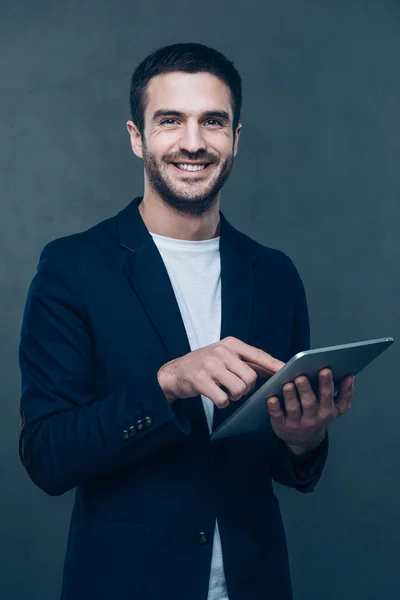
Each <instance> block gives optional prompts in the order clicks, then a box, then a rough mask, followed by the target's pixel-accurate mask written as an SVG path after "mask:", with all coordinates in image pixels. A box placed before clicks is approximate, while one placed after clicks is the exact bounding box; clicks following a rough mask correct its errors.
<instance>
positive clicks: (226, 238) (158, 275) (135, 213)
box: [117, 197, 255, 435]
mask: <svg viewBox="0 0 400 600" xmlns="http://www.w3.org/2000/svg"><path fill="white" fill-rule="evenodd" d="M141 200H142V198H141V197H140V198H135V200H133V201H132V202H131V203H130V204H129V205H128V206H127V207H126V208H125V209H123V210H122V211H120V212H119V213H118V215H117V224H118V234H119V243H120V245H121V246H122V247H124V248H126V249H128V250H130V254H129V256H128V258H127V260H126V262H125V270H126V273H127V276H128V277H129V280H130V282H131V284H132V287H133V288H134V291H135V293H136V294H137V296H138V297H139V299H140V301H141V303H142V306H143V309H144V311H145V312H146V313H147V315H148V317H149V319H150V321H151V322H152V324H153V326H154V328H155V329H156V331H157V333H158V335H159V337H160V340H161V342H162V344H163V345H164V348H165V349H166V351H167V354H168V355H169V357H170V360H172V359H174V358H178V357H180V356H183V355H184V354H187V353H188V352H190V344H189V340H188V337H187V334H186V330H185V325H184V323H183V319H182V316H181V313H180V310H179V306H178V303H177V300H176V297H175V293H174V290H173V287H172V284H171V282H170V279H169V276H168V272H167V270H166V268H165V265H164V262H163V260H162V257H161V256H160V253H159V251H158V248H157V246H156V245H155V243H154V241H153V239H152V237H151V235H150V233H149V231H148V229H147V227H146V225H145V224H144V222H143V220H142V217H141V215H140V212H139V210H138V206H139V204H140V202H141ZM220 219H221V226H220V258H221V305H222V306H221V339H223V338H225V337H227V336H234V337H237V338H239V339H240V340H242V341H244V342H247V340H248V338H249V332H250V320H251V308H252V301H253V288H254V264H255V253H254V251H253V247H252V246H251V244H250V243H249V242H248V241H247V238H246V237H245V236H244V235H243V234H241V233H240V232H238V231H237V230H236V229H235V228H234V227H232V226H231V225H230V224H229V223H228V221H227V220H226V219H225V217H224V216H223V214H222V213H220ZM240 402H241V401H239V402H231V403H230V404H229V406H228V407H227V408H225V409H215V410H214V419H213V429H215V428H216V427H218V425H219V424H220V423H222V421H224V420H225V419H226V418H227V417H228V416H229V415H230V414H231V413H232V412H233V411H234V410H235V409H236V408H237V407H238V406H239V405H240ZM185 407H186V410H187V411H188V412H189V413H191V418H192V419H194V420H195V421H196V422H197V423H199V424H201V426H202V428H203V429H204V433H207V435H208V428H207V422H206V418H205V414H204V410H203V406H202V403H201V398H200V396H197V398H193V399H190V401H188V402H187V403H186V401H185Z"/></svg>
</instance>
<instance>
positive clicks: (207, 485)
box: [19, 198, 328, 600]
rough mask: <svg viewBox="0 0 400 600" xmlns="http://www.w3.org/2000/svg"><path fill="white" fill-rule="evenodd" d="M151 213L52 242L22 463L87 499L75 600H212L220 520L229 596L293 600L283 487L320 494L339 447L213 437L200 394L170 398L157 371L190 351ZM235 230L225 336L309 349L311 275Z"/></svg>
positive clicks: (225, 287)
mask: <svg viewBox="0 0 400 600" xmlns="http://www.w3.org/2000/svg"><path fill="white" fill-rule="evenodd" d="M140 201H141V198H136V199H135V200H134V201H132V202H131V203H130V204H129V205H128V206H127V207H126V208H125V209H123V210H122V211H121V212H119V213H118V215H117V216H115V217H112V218H110V219H107V220H106V221H103V222H101V223H99V224H98V225H96V226H95V227H92V228H91V229H89V230H88V231H84V232H82V233H78V234H75V235H71V236H68V237H64V238H60V239H57V240H54V241H52V242H50V243H49V244H48V245H47V246H46V247H45V248H44V249H43V251H42V254H41V257H40V262H39V265H38V269H37V273H36V275H35V277H34V278H33V281H32V283H31V286H30V288H29V292H28V297H27V301H26V306H25V311H24V315H23V323H22V335H21V345H20V367H21V373H22V396H21V417H22V430H21V436H20V446H19V450H20V458H21V460H22V463H23V465H24V466H25V468H26V470H27V472H28V474H29V476H30V477H31V479H32V480H33V481H34V483H35V484H36V485H37V486H39V487H40V488H41V489H42V490H44V491H45V492H46V493H47V494H50V495H55V496H56V495H59V494H63V493H64V492H66V491H67V490H71V489H72V488H76V493H75V501H74V507H73V513H72V517H71V525H70V531H69V537H68V545H67V553H66V558H65V565H64V577H63V587H62V599H63V600H80V599H82V600H83V599H84V600H111V599H113V598H118V599H122V598H123V599H124V600H128V599H132V600H163V599H166V600H168V599H170V598H171V599H173V600H206V598H207V589H208V581H209V572H210V562H211V552H212V539H213V532H214V526H215V520H216V518H218V523H219V529H220V534H221V542H222V549H223V558H224V567H225V576H226V582H227V588H228V594H229V599H230V600H244V599H245V600H264V599H267V598H268V600H290V599H291V598H292V594H291V584H290V577H289V569H288V557H287V549H286V541H285V534H284V529H283V526H282V519H281V514H280V509H279V505H278V501H277V499H276V497H275V495H274V493H273V487H272V479H273V480H275V481H277V482H280V483H281V484H283V485H287V486H291V487H295V488H297V489H298V490H299V491H301V492H310V491H312V490H313V489H314V486H315V484H316V483H317V481H318V479H319V477H320V475H321V472H322V469H323V466H324V463H325V460H326V455H327V449H328V441H327V438H325V440H324V442H323V443H322V444H321V446H320V447H319V448H318V449H317V451H314V452H313V453H311V454H310V455H309V456H307V457H305V458H303V459H298V458H297V457H295V456H293V455H292V454H291V453H290V452H289V450H288V449H287V447H286V446H285V445H284V444H283V442H281V441H280V440H279V439H278V438H277V436H276V435H275V434H274V432H273V430H272V428H271V426H269V428H268V429H267V430H265V431H262V432H258V433H255V434H251V435H250V434H247V435H243V436H237V437H232V438H226V439H223V440H220V441H211V440H210V435H209V431H208V427H207V422H206V418H205V414H204V410H203V406H202V402H201V398H200V396H198V397H195V398H188V399H178V400H176V401H175V402H174V403H173V404H172V405H171V404H169V403H168V402H167V401H166V399H165V397H164V395H163V392H162V390H161V388H160V387H159V385H158V382H157V377H156V374H157V371H158V369H159V368H160V367H161V365H163V364H165V363H166V362H168V361H169V360H171V359H173V358H176V357H179V356H182V355H184V354H186V353H188V352H190V346H189V342H188V339H187V336H186V332H185V328H184V324H183V321H182V318H181V315H180V311H179V308H178V304H177V301H176V298H175V295H174V292H173V288H172V286H171V283H170V280H169V277H168V274H167V271H166V269H165V266H164V263H163V260H162V258H161V256H160V254H159V252H158V249H157V247H156V245H155V244H154V242H153V240H152V237H151V235H150V234H149V232H148V230H147V228H146V226H145V224H144V222H143V220H142V218H141V215H140V212H139V210H138V205H139V203H140ZM220 218H221V229H220V255H221V293H222V326H221V338H224V337H226V336H235V337H237V338H239V339H241V340H243V341H245V342H247V343H249V344H251V345H254V346H257V347H259V348H262V349H263V350H265V351H267V352H269V353H270V354H272V355H273V356H275V357H277V358H279V359H281V360H283V361H287V360H288V359H289V358H290V357H291V356H292V355H293V354H295V353H296V352H298V351H301V350H305V349H307V348H309V320H308V313H307V304H306V297H305V292H304V288H303V284H302V282H301V279H300V277H299V275H298V272H297V270H296V268H295V266H294V265H293V263H292V261H291V260H290V259H289V258H288V257H287V256H286V255H285V254H283V253H282V252H280V251H278V250H273V249H270V248H267V247H265V246H262V245H261V244H259V243H257V242H255V241H254V240H252V239H250V238H249V237H248V236H246V235H244V234H243V233H241V232H239V231H237V230H236V229H235V228H234V227H232V226H231V225H230V224H229V223H228V221H227V220H226V218H225V217H224V216H223V214H220ZM261 383H262V382H261V381H259V382H257V387H258V386H259V385H260V384H261ZM244 400H245V398H243V399H242V400H240V401H239V402H236V403H234V402H231V403H230V405H229V406H228V407H227V408H225V409H215V412H214V427H216V426H218V425H219V423H221V422H222V421H223V420H224V419H225V418H226V417H227V416H228V415H229V414H231V412H232V411H234V410H235V409H236V408H237V407H238V406H240V405H241V403H242V402H243V401H244Z"/></svg>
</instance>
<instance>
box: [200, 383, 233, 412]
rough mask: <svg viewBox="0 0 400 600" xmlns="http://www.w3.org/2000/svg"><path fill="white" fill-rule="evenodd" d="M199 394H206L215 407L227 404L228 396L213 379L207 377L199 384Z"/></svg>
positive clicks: (224, 406) (223, 406)
mask: <svg viewBox="0 0 400 600" xmlns="http://www.w3.org/2000/svg"><path fill="white" fill-rule="evenodd" d="M199 394H202V395H203V396H206V397H207V398H209V399H210V400H211V402H213V403H214V404H215V406H216V407H217V408H226V407H227V406H228V404H229V396H228V394H227V392H226V390H223V389H222V388H221V387H220V386H219V385H218V384H217V383H216V382H215V381H213V380H212V379H207V380H205V381H204V382H202V383H201V385H199Z"/></svg>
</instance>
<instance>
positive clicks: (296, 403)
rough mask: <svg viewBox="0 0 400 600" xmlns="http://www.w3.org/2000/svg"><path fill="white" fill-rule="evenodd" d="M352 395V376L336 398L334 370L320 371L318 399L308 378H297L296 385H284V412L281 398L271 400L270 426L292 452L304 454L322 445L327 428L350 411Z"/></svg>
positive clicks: (341, 386) (340, 388) (269, 400)
mask: <svg viewBox="0 0 400 600" xmlns="http://www.w3.org/2000/svg"><path fill="white" fill-rule="evenodd" d="M353 393H354V377H353V376H352V375H349V376H348V377H346V378H345V379H343V380H342V381H341V382H340V387H339V391H338V394H337V396H334V383H333V377H332V371H330V370H329V369H323V370H322V371H320V372H319V397H318V398H317V397H316V395H315V394H314V392H313V390H312V388H311V386H310V383H309V381H308V379H307V377H305V376H301V377H297V379H295V381H294V383H293V382H291V383H286V384H285V385H284V386H283V395H284V402H285V411H283V410H282V407H281V404H280V402H279V399H278V398H276V397H275V396H272V397H271V398H268V400H267V406H268V411H269V414H270V418H271V425H272V427H273V429H274V431H275V433H276V435H277V436H278V437H279V438H281V439H282V440H283V441H284V442H285V443H286V445H287V446H288V447H289V449H290V450H291V451H292V452H293V453H295V454H298V455H301V454H304V453H305V452H308V451H309V450H313V449H314V448H316V447H317V446H319V444H320V443H321V442H322V440H323V439H324V437H325V433H326V428H327V427H328V425H329V424H330V423H332V422H333V421H334V420H335V419H337V417H340V416H342V415H343V414H345V413H346V412H347V411H348V410H349V408H350V402H351V399H352V397H353ZM285 413H286V414H285Z"/></svg>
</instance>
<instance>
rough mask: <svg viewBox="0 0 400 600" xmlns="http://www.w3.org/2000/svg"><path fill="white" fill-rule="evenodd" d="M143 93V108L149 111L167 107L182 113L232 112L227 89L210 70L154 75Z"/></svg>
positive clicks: (229, 94)
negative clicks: (144, 93) (144, 97)
mask: <svg viewBox="0 0 400 600" xmlns="http://www.w3.org/2000/svg"><path fill="white" fill-rule="evenodd" d="M146 96H147V103H146V105H147V106H146V108H147V111H146V112H151V113H152V114H153V113H154V112H155V111H156V110H158V109H160V108H161V107H163V108H164V107H168V108H170V109H171V110H177V111H181V112H185V113H187V112H188V111H190V112H191V113H200V112H205V111H208V110H221V111H226V112H229V114H230V115H231V116H232V106H231V93H230V89H229V87H228V86H227V85H226V84H225V82H224V81H222V80H221V79H219V78H218V77H216V76H215V75H212V74H211V73H206V72H200V73H184V72H181V71H177V72H173V73H163V74H161V75H156V76H155V77H153V78H152V79H151V80H150V81H149V83H148V86H147V94H146Z"/></svg>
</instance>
